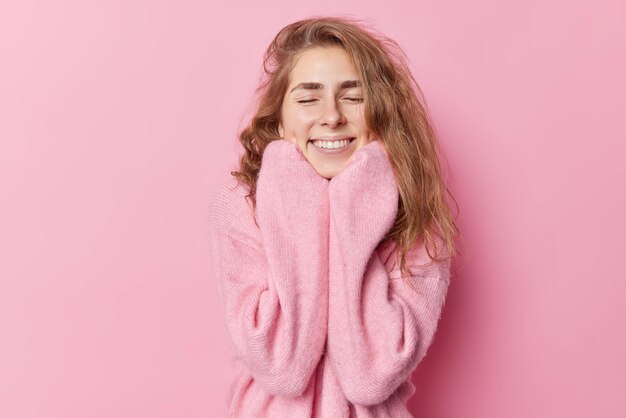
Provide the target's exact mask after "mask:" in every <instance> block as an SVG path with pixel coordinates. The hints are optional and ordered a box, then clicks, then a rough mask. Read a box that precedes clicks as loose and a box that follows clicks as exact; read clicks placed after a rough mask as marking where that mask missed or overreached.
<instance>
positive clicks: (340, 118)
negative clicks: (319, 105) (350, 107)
mask: <svg viewBox="0 0 626 418" xmlns="http://www.w3.org/2000/svg"><path fill="white" fill-rule="evenodd" d="M343 123H345V117H344V115H343V113H341V110H340V109H339V107H338V106H337V103H336V101H335V100H327V101H326V104H325V105H324V107H323V109H322V114H321V115H320V124H321V125H323V126H331V127H335V126H339V125H342V124H343Z"/></svg>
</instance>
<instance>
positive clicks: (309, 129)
mask: <svg viewBox="0 0 626 418" xmlns="http://www.w3.org/2000/svg"><path fill="white" fill-rule="evenodd" d="M364 109H365V103H364V98H363V88H362V87H361V86H360V80H359V79H358V76H357V73H356V70H355V68H354V66H353V65H352V63H351V62H350V58H349V56H348V54H347V53H346V52H345V51H344V50H343V49H342V48H338V47H331V48H313V49H309V50H307V51H305V52H303V53H301V54H300V55H299V56H298V58H297V61H296V64H295V66H294V68H293V69H292V71H291V74H290V80H289V86H288V87H287V91H286V93H285V97H284V99H283V105H282V110H281V121H280V124H279V127H278V129H279V132H280V134H281V136H282V137H283V138H284V139H286V140H289V141H292V142H293V143H295V144H296V145H297V146H298V147H300V149H301V150H302V153H303V154H304V156H305V158H306V159H307V160H308V161H309V163H311V165H312V166H313V168H315V170H316V171H317V172H318V173H319V174H320V175H321V176H323V177H326V178H328V179H330V178H332V177H334V176H335V175H337V174H338V173H339V172H340V171H341V169H342V168H343V167H344V166H345V164H346V162H347V161H348V159H349V158H350V157H351V156H352V154H354V153H355V152H356V150H357V149H359V148H360V147H362V146H364V145H366V144H367V143H369V142H370V141H372V140H373V139H374V138H373V136H372V133H371V132H370V131H369V129H368V128H367V126H366V123H365V115H364ZM343 138H346V139H348V141H343V140H342V139H343Z"/></svg>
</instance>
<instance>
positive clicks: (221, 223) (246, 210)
mask: <svg viewBox="0 0 626 418" xmlns="http://www.w3.org/2000/svg"><path fill="white" fill-rule="evenodd" d="M249 193H250V190H249V188H248V186H247V185H246V184H245V183H243V182H241V181H239V179H238V178H236V177H235V176H233V175H231V174H230V172H229V173H228V174H227V175H226V176H225V177H223V178H221V179H220V181H219V182H218V184H217V186H216V187H215V190H214V192H213V194H212V195H211V198H210V200H209V207H208V217H209V219H208V221H209V229H210V231H211V232H220V233H222V234H226V235H240V238H245V240H252V241H255V229H257V227H256V224H255V221H254V210H253V208H252V201H251V198H249V197H247V195H248V194H249ZM242 236H243V237H242Z"/></svg>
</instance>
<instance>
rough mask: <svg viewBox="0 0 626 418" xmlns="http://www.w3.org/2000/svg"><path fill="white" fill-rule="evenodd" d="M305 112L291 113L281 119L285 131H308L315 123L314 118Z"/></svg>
mask: <svg viewBox="0 0 626 418" xmlns="http://www.w3.org/2000/svg"><path fill="white" fill-rule="evenodd" d="M311 113H312V112H307V111H305V110H299V111H291V112H289V113H287V114H285V116H284V117H283V123H284V126H285V129H289V130H291V131H294V132H299V131H302V130H305V129H308V128H310V127H311V125H313V124H314V123H315V120H316V118H315V116H314V115H312V114H311Z"/></svg>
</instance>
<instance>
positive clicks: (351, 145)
mask: <svg viewBox="0 0 626 418" xmlns="http://www.w3.org/2000/svg"><path fill="white" fill-rule="evenodd" d="M324 138H328V137H323V138H316V139H310V140H309V141H307V144H310V148H308V149H311V148H312V151H313V152H315V153H318V154H322V155H333V154H343V153H346V152H351V151H352V150H353V148H354V146H355V144H356V142H357V141H356V137H354V136H338V137H335V138H332V139H324ZM342 139H353V141H351V142H350V143H349V144H348V145H346V146H345V147H343V148H332V149H325V148H318V147H316V146H315V145H313V141H341V140H342Z"/></svg>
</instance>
